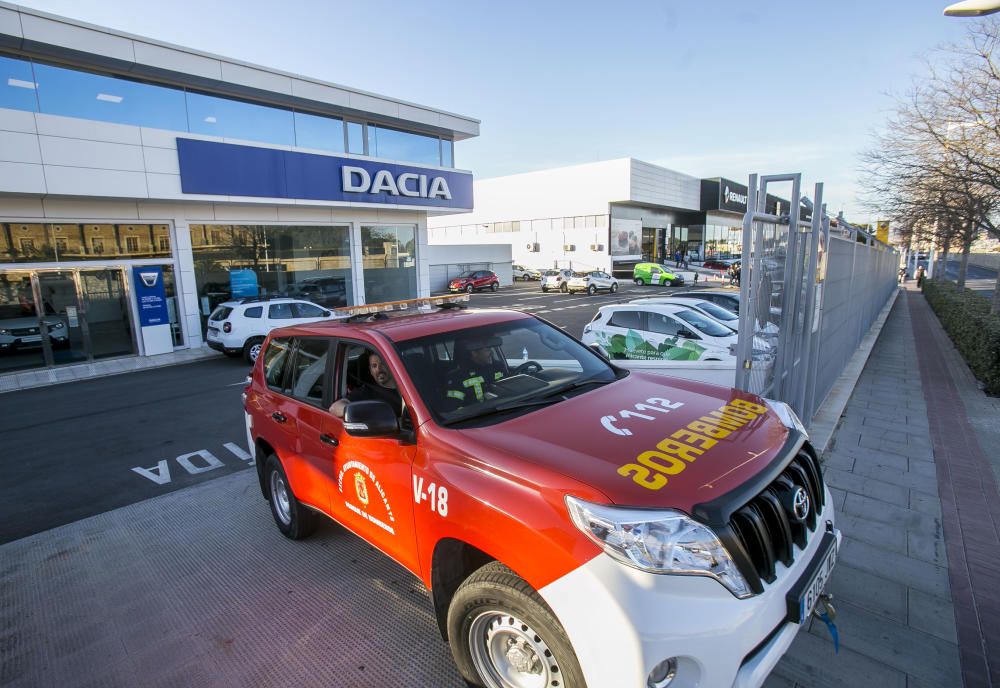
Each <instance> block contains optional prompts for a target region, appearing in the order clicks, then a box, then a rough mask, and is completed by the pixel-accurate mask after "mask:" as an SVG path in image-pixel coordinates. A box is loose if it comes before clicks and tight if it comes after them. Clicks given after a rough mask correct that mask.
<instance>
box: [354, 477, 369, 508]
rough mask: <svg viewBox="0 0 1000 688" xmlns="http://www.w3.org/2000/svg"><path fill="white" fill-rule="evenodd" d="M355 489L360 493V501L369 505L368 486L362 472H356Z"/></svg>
mask: <svg viewBox="0 0 1000 688" xmlns="http://www.w3.org/2000/svg"><path fill="white" fill-rule="evenodd" d="M354 491H355V492H357V494H358V501H359V502H361V503H362V504H364V505H365V506H368V486H367V485H365V476H363V475H361V474H360V473H355V474H354Z"/></svg>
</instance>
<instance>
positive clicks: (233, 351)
mask: <svg viewBox="0 0 1000 688" xmlns="http://www.w3.org/2000/svg"><path fill="white" fill-rule="evenodd" d="M222 353H224V354H225V355H226V356H229V358H236V357H237V356H242V355H243V349H223V350H222Z"/></svg>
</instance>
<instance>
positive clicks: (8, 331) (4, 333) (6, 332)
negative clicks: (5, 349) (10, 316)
mask: <svg viewBox="0 0 1000 688" xmlns="http://www.w3.org/2000/svg"><path fill="white" fill-rule="evenodd" d="M9 334H10V330H0V335H3V336H7V335H9Z"/></svg>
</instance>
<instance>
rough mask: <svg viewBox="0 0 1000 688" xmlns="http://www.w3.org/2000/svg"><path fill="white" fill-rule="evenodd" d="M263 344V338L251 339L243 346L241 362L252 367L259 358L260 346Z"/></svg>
mask: <svg viewBox="0 0 1000 688" xmlns="http://www.w3.org/2000/svg"><path fill="white" fill-rule="evenodd" d="M263 343H264V338H263V337H251V338H250V339H248V340H247V341H246V343H245V344H243V360H244V361H246V362H247V363H249V364H250V365H253V364H254V363H256V362H257V357H258V356H260V350H261V345H262V344H263Z"/></svg>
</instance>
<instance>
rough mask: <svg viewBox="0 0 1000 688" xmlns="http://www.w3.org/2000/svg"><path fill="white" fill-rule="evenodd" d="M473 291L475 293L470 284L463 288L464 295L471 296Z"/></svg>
mask: <svg viewBox="0 0 1000 688" xmlns="http://www.w3.org/2000/svg"><path fill="white" fill-rule="evenodd" d="M473 291H475V289H474V288H473V286H472V285H471V284H469V285H467V286H466V287H465V293H466V294H471V293H472V292H473Z"/></svg>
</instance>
